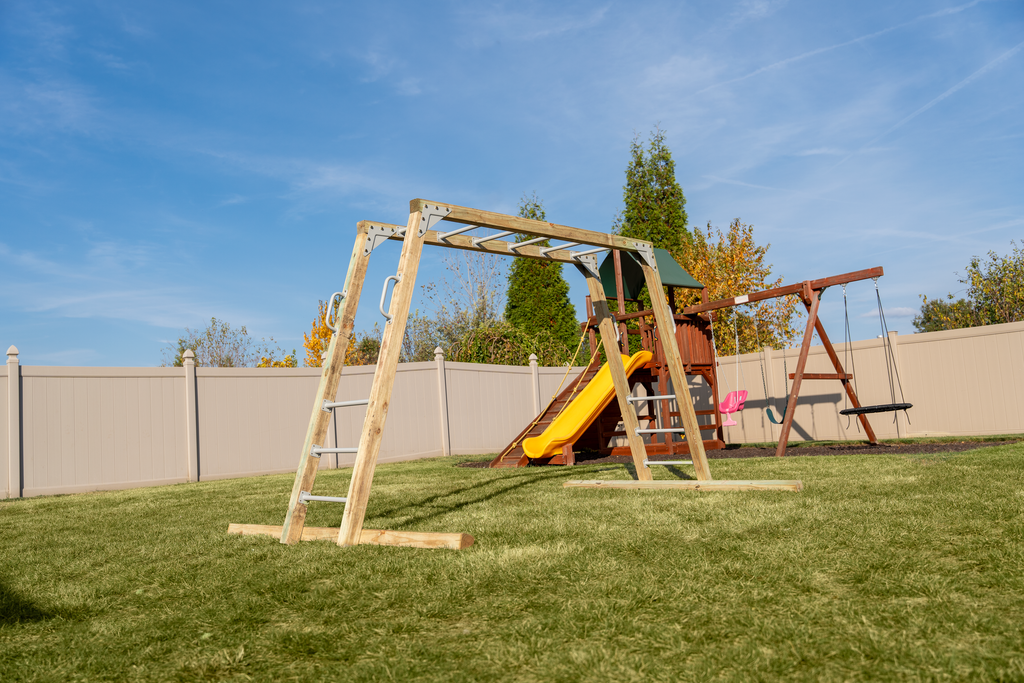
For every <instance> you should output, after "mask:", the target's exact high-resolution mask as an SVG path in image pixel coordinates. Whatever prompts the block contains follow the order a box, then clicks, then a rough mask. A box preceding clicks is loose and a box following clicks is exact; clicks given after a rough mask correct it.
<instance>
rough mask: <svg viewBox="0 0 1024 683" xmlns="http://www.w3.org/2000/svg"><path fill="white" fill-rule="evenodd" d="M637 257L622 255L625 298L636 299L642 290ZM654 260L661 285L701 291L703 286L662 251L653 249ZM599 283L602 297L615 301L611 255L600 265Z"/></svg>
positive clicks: (642, 285)
mask: <svg viewBox="0 0 1024 683" xmlns="http://www.w3.org/2000/svg"><path fill="white" fill-rule="evenodd" d="M637 258H639V257H636V256H634V255H633V254H631V253H630V252H623V254H622V289H623V290H625V291H624V294H625V298H627V299H638V298H640V291H641V290H642V289H643V288H644V284H645V281H644V271H643V269H641V268H640V264H639V263H638V262H637V261H636V259H637ZM654 260H655V261H656V262H657V264H658V273H659V274H660V275H661V282H662V284H665V285H669V286H672V287H685V288H687V289H702V288H703V287H704V285H702V284H701V283H699V282H697V281H696V280H694V279H693V276H692V275H690V274H689V273H687V272H686V271H685V270H683V267H682V266H680V265H679V264H678V263H676V260H675V259H674V258H672V255H671V254H669V253H668V252H667V251H666V250H664V249H658V248H657V247H655V249H654ZM600 272H601V283H602V284H603V285H604V295H605V296H606V297H608V298H609V299H615V298H616V296H617V295H616V293H615V260H614V257H613V256H612V254H611V253H609V254H608V256H606V257H605V259H604V262H603V263H601V268H600Z"/></svg>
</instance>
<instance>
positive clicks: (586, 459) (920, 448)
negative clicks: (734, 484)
mask: <svg viewBox="0 0 1024 683" xmlns="http://www.w3.org/2000/svg"><path fill="white" fill-rule="evenodd" d="M1011 443H1017V441H937V442H928V443H879V444H869V443H847V444H831V445H828V446H814V445H807V446H803V445H792V444H791V445H790V447H789V450H787V451H786V454H787V455H792V456H801V455H857V454H858V453H888V454H894V455H895V454H901V455H919V454H920V455H932V454H935V453H959V452H961V451H970V450H974V449H976V448H988V447H990V446H1005V445H1007V444H1011ZM774 455H775V448H774V447H771V448H753V447H749V446H740V445H736V446H727V447H725V448H724V449H722V450H719V451H708V459H709V460H717V459H720V458H769V457H773V456H774ZM685 459H686V456H685V455H652V456H650V460H652V461H655V460H685ZM488 462H489V461H487V460H477V461H473V462H460V463H459V464H458V467H487V464H488ZM602 462H614V463H621V464H626V463H632V462H633V459H632V458H631V457H630V456H628V455H601V454H600V453H596V452H591V453H588V452H582V453H577V454H576V464H578V465H582V464H584V463H587V464H591V463H602Z"/></svg>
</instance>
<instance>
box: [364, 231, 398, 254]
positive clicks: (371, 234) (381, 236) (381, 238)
mask: <svg viewBox="0 0 1024 683" xmlns="http://www.w3.org/2000/svg"><path fill="white" fill-rule="evenodd" d="M397 234H398V228H392V227H390V226H384V225H371V226H370V229H369V230H367V231H366V246H365V247H363V256H368V255H370V254H371V253H373V250H374V249H376V248H377V247H379V246H380V245H382V244H384V243H385V242H386V241H388V240H389V239H391V238H392V237H394V236H395V235H397Z"/></svg>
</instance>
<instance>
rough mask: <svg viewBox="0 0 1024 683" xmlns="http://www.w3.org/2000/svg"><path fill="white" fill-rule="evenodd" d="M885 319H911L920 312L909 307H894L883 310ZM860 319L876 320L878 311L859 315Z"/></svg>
mask: <svg viewBox="0 0 1024 683" xmlns="http://www.w3.org/2000/svg"><path fill="white" fill-rule="evenodd" d="M882 310H884V311H885V317H886V318H913V317H914V316H916V315H917V314H918V313H920V312H921V309H919V308H910V307H909V306H894V307H893V308H884V307H883V309H882ZM860 317H861V318H877V317H878V309H875V310H874V311H868V312H867V313H861V314H860Z"/></svg>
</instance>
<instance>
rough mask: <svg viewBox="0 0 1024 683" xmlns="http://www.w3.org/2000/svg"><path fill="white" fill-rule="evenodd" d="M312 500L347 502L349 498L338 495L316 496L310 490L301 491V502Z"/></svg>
mask: <svg viewBox="0 0 1024 683" xmlns="http://www.w3.org/2000/svg"><path fill="white" fill-rule="evenodd" d="M311 500H319V501H322V502H324V503H347V502H348V498H339V497H338V496H314V495H312V494H310V492H309V491H299V502H300V503H308V502H309V501H311Z"/></svg>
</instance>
